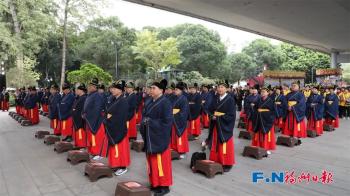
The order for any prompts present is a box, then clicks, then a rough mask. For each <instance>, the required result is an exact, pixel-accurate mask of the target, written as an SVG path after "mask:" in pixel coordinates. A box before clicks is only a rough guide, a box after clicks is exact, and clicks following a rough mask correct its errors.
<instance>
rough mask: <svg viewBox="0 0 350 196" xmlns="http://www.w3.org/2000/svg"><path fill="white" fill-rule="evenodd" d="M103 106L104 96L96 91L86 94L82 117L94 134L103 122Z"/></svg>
mask: <svg viewBox="0 0 350 196" xmlns="http://www.w3.org/2000/svg"><path fill="white" fill-rule="evenodd" d="M104 106H105V97H104V96H103V95H102V94H100V93H98V92H97V91H96V92H93V93H90V94H88V96H87V98H86V100H85V104H84V109H83V117H84V119H85V122H86V124H87V125H88V126H89V128H90V130H91V132H92V133H93V134H96V133H97V131H98V129H99V128H100V126H101V124H102V122H103V119H104V117H103V110H104Z"/></svg>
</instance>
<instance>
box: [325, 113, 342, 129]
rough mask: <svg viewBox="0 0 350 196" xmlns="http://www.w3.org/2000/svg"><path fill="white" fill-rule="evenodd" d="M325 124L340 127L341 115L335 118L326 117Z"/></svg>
mask: <svg viewBox="0 0 350 196" xmlns="http://www.w3.org/2000/svg"><path fill="white" fill-rule="evenodd" d="M324 124H326V125H331V126H333V127H334V128H339V117H338V116H337V117H336V118H335V119H330V118H326V119H325V121H324Z"/></svg>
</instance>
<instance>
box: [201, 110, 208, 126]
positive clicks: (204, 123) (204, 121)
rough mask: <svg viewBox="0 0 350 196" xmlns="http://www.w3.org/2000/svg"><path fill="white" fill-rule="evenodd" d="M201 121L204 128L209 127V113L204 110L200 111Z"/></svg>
mask: <svg viewBox="0 0 350 196" xmlns="http://www.w3.org/2000/svg"><path fill="white" fill-rule="evenodd" d="M202 123H203V127H204V128H208V127H209V115H208V114H206V113H204V112H202Z"/></svg>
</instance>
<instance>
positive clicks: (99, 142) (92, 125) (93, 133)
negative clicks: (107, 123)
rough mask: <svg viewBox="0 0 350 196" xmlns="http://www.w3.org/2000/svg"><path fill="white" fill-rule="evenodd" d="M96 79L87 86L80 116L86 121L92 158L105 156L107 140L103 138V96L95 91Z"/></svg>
mask: <svg viewBox="0 0 350 196" xmlns="http://www.w3.org/2000/svg"><path fill="white" fill-rule="evenodd" d="M97 88H98V79H97V78H94V79H92V81H91V82H90V84H89V86H88V93H89V94H88V96H87V98H86V100H85V104H84V109H83V112H82V116H83V118H84V119H85V122H86V128H85V130H86V133H87V137H88V138H87V141H88V143H87V146H88V151H89V153H90V154H91V155H93V156H94V157H93V159H94V160H100V159H102V157H105V156H106V153H107V140H106V138H105V128H104V125H103V123H102V122H103V119H104V116H103V115H104V113H103V110H104V106H105V105H104V104H105V97H104V96H103V95H102V94H100V93H98V92H97Z"/></svg>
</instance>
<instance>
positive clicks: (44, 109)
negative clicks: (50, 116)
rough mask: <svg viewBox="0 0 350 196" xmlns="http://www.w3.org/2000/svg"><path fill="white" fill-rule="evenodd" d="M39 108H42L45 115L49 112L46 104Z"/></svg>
mask: <svg viewBox="0 0 350 196" xmlns="http://www.w3.org/2000/svg"><path fill="white" fill-rule="evenodd" d="M41 106H42V109H43V112H45V113H48V112H49V106H48V105H47V104H42V105H41Z"/></svg>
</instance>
